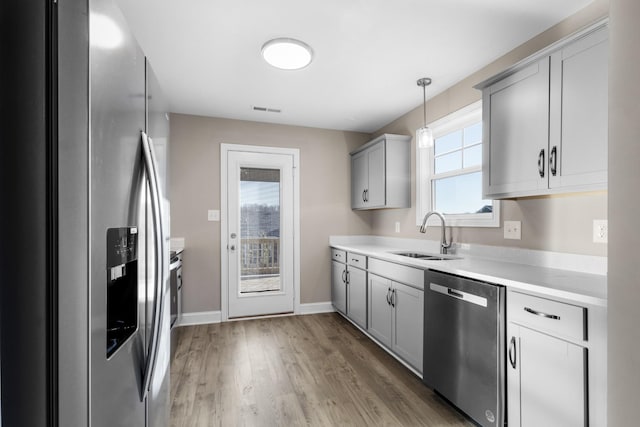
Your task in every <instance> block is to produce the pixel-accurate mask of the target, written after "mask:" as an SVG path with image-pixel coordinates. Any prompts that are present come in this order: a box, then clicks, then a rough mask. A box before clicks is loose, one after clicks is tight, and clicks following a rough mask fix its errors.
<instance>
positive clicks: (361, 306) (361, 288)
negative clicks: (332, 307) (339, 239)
mask: <svg viewBox="0 0 640 427" xmlns="http://www.w3.org/2000/svg"><path fill="white" fill-rule="evenodd" d="M346 314H347V317H348V318H349V319H351V320H352V321H353V322H354V323H356V324H357V325H358V326H360V327H361V328H363V329H366V328H367V272H366V271H365V270H362V269H360V268H356V267H353V266H351V265H349V266H348V267H347V313H346Z"/></svg>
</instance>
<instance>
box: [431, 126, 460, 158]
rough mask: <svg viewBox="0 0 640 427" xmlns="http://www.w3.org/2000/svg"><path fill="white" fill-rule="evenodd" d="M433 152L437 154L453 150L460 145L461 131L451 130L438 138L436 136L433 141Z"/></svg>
mask: <svg viewBox="0 0 640 427" xmlns="http://www.w3.org/2000/svg"><path fill="white" fill-rule="evenodd" d="M433 145H434V147H433V148H434V153H435V155H436V156H437V155H439V154H442V153H446V152H447V151H451V150H455V149H456V148H461V147H462V131H461V130H458V131H455V132H451V133H449V134H447V135H445V136H442V137H440V138H436V140H435V142H434V144H433Z"/></svg>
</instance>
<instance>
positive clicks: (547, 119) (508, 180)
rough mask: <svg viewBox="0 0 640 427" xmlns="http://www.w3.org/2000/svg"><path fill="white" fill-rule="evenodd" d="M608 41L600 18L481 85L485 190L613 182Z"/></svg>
mask: <svg viewBox="0 0 640 427" xmlns="http://www.w3.org/2000/svg"><path fill="white" fill-rule="evenodd" d="M607 40H608V29H607V26H606V24H605V23H600V24H597V25H596V26H593V27H591V28H589V29H587V30H585V31H583V32H582V33H580V34H577V35H575V36H572V37H570V38H569V39H567V40H565V41H562V42H559V43H558V44H556V45H552V46H550V47H549V48H547V49H545V50H543V51H541V52H539V53H538V54H536V55H534V56H533V57H532V58H530V59H527V60H524V61H523V62H521V63H519V64H517V65H516V66H515V67H514V68H512V69H510V70H507V71H505V72H503V73H501V74H499V75H497V76H495V77H492V78H491V79H489V80H487V81H485V82H483V83H481V84H479V85H478V86H476V88H478V89H482V91H483V97H482V100H483V101H482V107H483V123H484V126H483V132H484V134H483V141H484V143H483V193H484V197H486V198H492V199H500V198H508V197H520V196H533V195H544V194H553V193H560V192H569V191H588V190H599V189H606V187H607V132H608V113H607V111H608V101H607V90H608V89H607V85H608V78H607V63H608V60H607V58H608V52H607V45H608V43H607Z"/></svg>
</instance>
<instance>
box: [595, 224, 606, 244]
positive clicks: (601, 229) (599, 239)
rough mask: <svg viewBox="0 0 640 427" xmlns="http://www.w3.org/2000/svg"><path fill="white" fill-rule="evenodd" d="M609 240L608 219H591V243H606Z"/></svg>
mask: <svg viewBox="0 0 640 427" xmlns="http://www.w3.org/2000/svg"><path fill="white" fill-rule="evenodd" d="M608 241H609V221H607V220H606V219H594V220H593V243H607V242H608Z"/></svg>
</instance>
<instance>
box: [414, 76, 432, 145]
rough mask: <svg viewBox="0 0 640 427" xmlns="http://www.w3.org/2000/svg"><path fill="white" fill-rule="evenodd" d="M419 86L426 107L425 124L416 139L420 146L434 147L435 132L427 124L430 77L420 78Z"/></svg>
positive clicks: (417, 132) (418, 131)
mask: <svg viewBox="0 0 640 427" xmlns="http://www.w3.org/2000/svg"><path fill="white" fill-rule="evenodd" d="M417 83H418V86H422V104H423V107H424V126H422V127H421V128H420V129H418V130H417V131H416V141H417V142H418V148H430V147H433V132H431V129H429V127H428V126H427V86H429V85H430V84H431V79H430V78H429V77H423V78H421V79H418V82H417Z"/></svg>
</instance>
